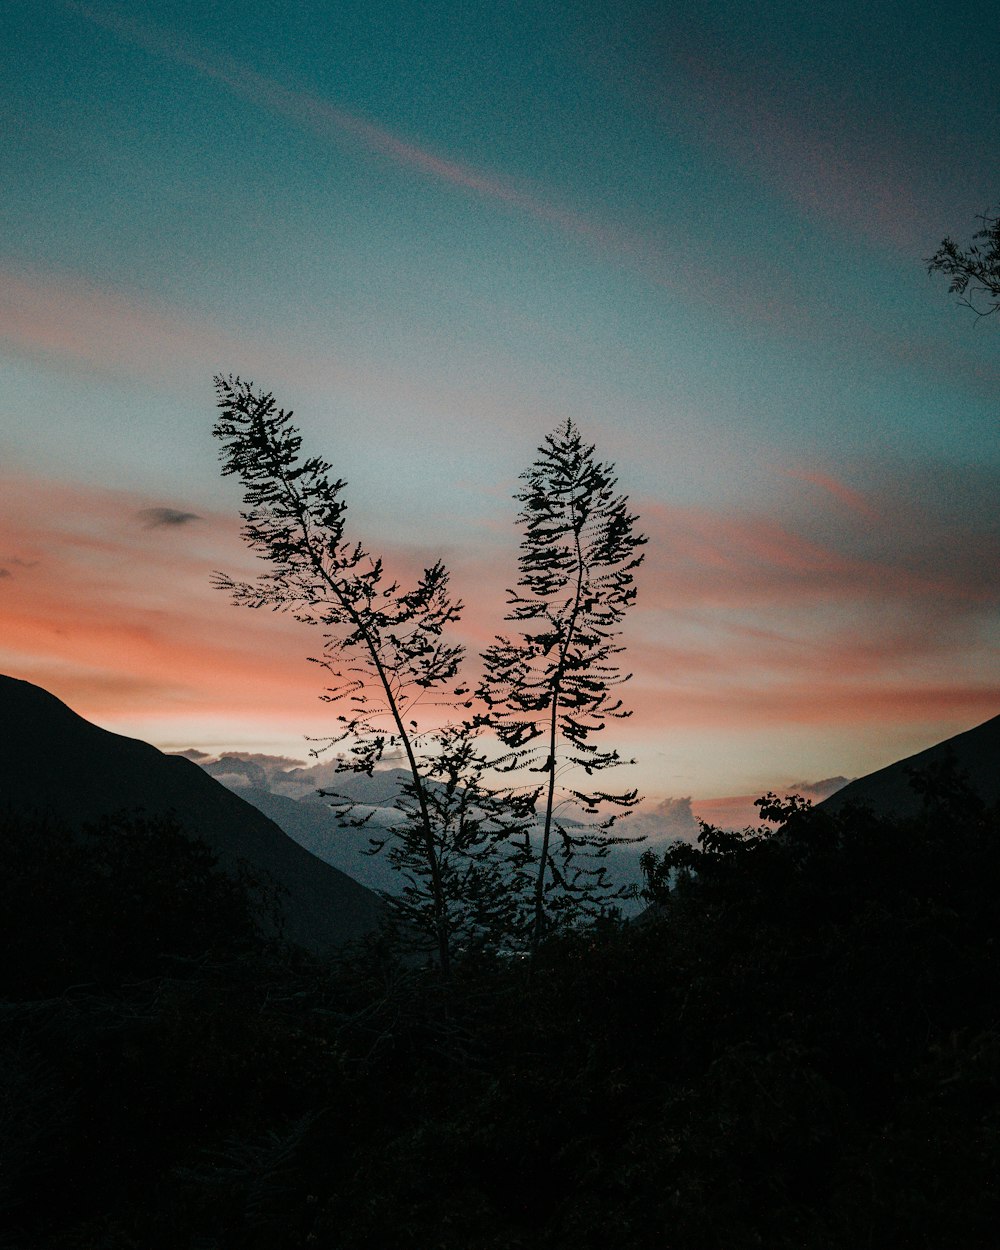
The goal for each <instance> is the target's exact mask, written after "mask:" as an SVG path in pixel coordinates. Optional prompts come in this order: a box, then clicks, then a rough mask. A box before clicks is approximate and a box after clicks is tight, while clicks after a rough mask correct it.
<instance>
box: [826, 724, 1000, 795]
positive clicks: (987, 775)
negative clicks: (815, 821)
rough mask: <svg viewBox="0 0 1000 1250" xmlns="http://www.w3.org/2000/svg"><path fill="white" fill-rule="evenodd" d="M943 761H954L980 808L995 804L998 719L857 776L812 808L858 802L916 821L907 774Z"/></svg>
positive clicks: (999, 781)
mask: <svg viewBox="0 0 1000 1250" xmlns="http://www.w3.org/2000/svg"><path fill="white" fill-rule="evenodd" d="M946 760H953V761H954V763H955V765H956V767H957V769H958V771H959V772H960V773H964V774H965V776H966V778H967V780H968V783H969V788H970V789H971V790H972V792H973V793H974V794H977V795H978V796H979V797H980V798H981V799H982V801H983V802H984V803H986V804H992V803H997V802H1000V716H994V717H993V718H992V720H988V721H984V722H983V724H982V725H977V726H976V727H975V728H974V729H969V730H966V732H965V733H960V734H956V735H955V737H954V738H947V739H945V741H944V742H938V743H936V744H935V745H934V746H932V747H928V748H927V749H926V751H918V752H917V754H916V755H911V756H909V757H908V758H907V759H905V760H897V761H896V762H895V763H894V764H889V765H888V767H886V768H880V769H879V770H878V772H874V773H869V774H868V776H866V777H859V778H858V779H857V780H856V781H851V782H849V783H848V784H847V785H846V786H844V787H843V789H841V790H838V791H837V792H836V794H832V795H831V796H830V797H829V798H828V799H824V800H823V802H822V803H819V804H817V806H818V807H822V808H824V809H825V810H826V811H830V812H836V811H840V810H841V809H842V808H844V807H846V806H848V805H850V804H858V803H860V804H863V805H864V806H865V807H870V808H871V809H872V810H873V811H875V812H878V813H879V814H880V815H884V816H890V815H895V816H915V815H916V814H917V812H918V811H919V810H920V796H919V795H918V794H917V792H916V791H915V790H914V789H913V787H912V786H911V785H910V774H911V772H912V771H921V770H924V769H926V768H928V767H930V766H933V765H939V764H942V763H944V762H945V761H946Z"/></svg>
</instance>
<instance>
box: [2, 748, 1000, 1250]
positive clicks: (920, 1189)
mask: <svg viewBox="0 0 1000 1250" xmlns="http://www.w3.org/2000/svg"><path fill="white" fill-rule="evenodd" d="M918 783H919V784H921V785H922V787H923V791H924V810H923V813H922V815H921V816H920V817H919V818H917V819H914V820H911V821H908V822H905V823H903V822H898V821H891V820H885V819H879V818H876V817H874V816H872V815H870V814H866V813H864V812H859V811H851V812H847V813H844V814H842V815H837V816H830V815H827V814H826V813H825V812H824V811H822V810H820V811H811V810H803V809H802V807H801V805H799V804H796V803H791V804H785V805H780V804H779V805H775V806H774V807H773V808H772V809H768V811H767V813H766V814H770V815H772V816H780V817H782V818H783V819H784V822H785V823H784V825H783V826H782V828H781V831H780V832H779V833H777V834H772V835H766V834H764V833H760V832H757V833H748V834H744V835H728V834H723V833H721V832H720V831H718V830H706V831H705V833H704V835H703V839H702V843H701V845H700V847H698V848H692V847H677V848H675V849H673V850H671V851H670V852H668V853H667V855H666V856H665V857H663V858H661V859H659V860H657V859H655V858H654V857H650V858H648V859H647V860H646V869H647V878H648V883H649V891H650V896H651V898H652V900H653V907H652V909H651V913H650V914H649V916H648V917H647V919H646V920H645V921H644V922H642V923H638V924H632V925H628V926H625V925H621V924H619V923H617V922H615V921H612V920H608V921H606V922H605V923H603V924H598V925H596V926H592V927H590V928H587V929H586V930H582V931H578V932H574V933H568V934H564V935H562V936H561V937H558V938H555V939H552V940H550V941H548V942H547V943H546V944H545V945H544V946H543V948H542V950H541V951H540V954H539V960H538V963H537V965H536V967H535V970H534V973H533V975H532V976H531V977H530V978H529V977H528V976H527V971H526V965H525V964H524V963H523V962H521V961H520V960H519V959H518V958H516V957H510V956H506V957H500V956H498V955H497V954H495V953H493V954H491V953H489V952H486V951H480V952H471V951H467V952H466V953H465V955H464V957H463V958H462V959H461V960H459V961H458V964H457V966H456V967H455V968H454V969H453V973H452V978H451V982H450V984H449V985H448V986H447V987H445V986H444V985H443V983H442V981H441V978H440V976H439V975H438V974H437V973H435V972H433V971H431V970H427V971H425V970H422V969H420V968H415V967H413V966H412V965H411V966H407V965H406V964H403V963H400V962H398V961H397V960H395V959H394V958H393V957H392V955H391V953H390V952H388V951H387V950H385V949H380V947H379V945H378V943H373V944H372V945H371V946H370V947H369V948H367V949H365V950H360V951H356V952H354V953H353V954H352V955H351V957H350V958H345V959H344V960H343V962H342V963H341V964H340V965H338V966H336V967H332V968H331V967H325V966H321V965H319V964H317V963H315V962H314V961H312V960H311V959H310V958H308V957H307V956H305V955H304V954H302V953H301V952H299V951H295V950H291V949H288V948H285V947H283V946H282V945H281V944H280V943H279V942H276V941H275V940H274V939H273V938H266V937H264V936H262V935H261V930H260V927H259V925H258V923H257V921H255V919H254V915H255V908H256V909H258V910H259V906H260V903H261V900H262V899H263V901H264V902H265V903H267V902H268V900H267V897H266V891H263V892H262V891H261V888H260V886H259V883H258V884H255V883H253V882H243V883H241V884H239V885H234V884H233V882H232V881H231V880H230V879H229V878H227V877H223V876H221V875H220V874H218V873H217V872H216V870H215V869H214V867H213V866H212V862H211V858H210V856H209V855H208V854H207V852H205V851H204V849H199V848H198V847H196V846H194V845H193V844H191V843H189V842H187V841H186V840H185V839H184V838H183V837H181V836H180V835H179V834H178V832H177V831H176V830H173V829H171V828H170V827H169V826H165V825H163V824H159V825H152V826H151V825H149V824H146V823H144V822H142V821H141V820H139V821H136V820H133V821H118V822H109V823H106V824H105V825H104V826H103V827H102V828H100V829H98V830H96V831H94V832H92V833H91V834H90V835H89V836H88V837H87V838H85V839H84V840H83V841H74V840H73V839H71V838H69V837H67V836H66V835H65V834H63V833H62V832H60V831H59V830H58V829H54V828H52V827H49V826H45V825H39V824H37V823H31V822H26V821H24V820H22V819H18V818H14V817H11V816H8V817H7V818H6V820H5V821H4V822H3V823H4V828H3V829H2V830H0V859H2V861H3V863H2V871H0V927H2V932H0V940H2V942H3V948H4V950H5V951H6V952H7V953H8V956H9V957H8V958H6V959H5V960H4V961H3V971H2V984H0V999H2V1000H3V1001H2V1002H0V1050H2V1054H0V1060H2V1061H0V1167H2V1174H3V1179H2V1181H0V1228H2V1229H6V1230H8V1231H7V1232H6V1238H4V1235H3V1234H2V1233H0V1245H3V1246H5V1247H10V1248H13V1247H25V1248H30V1247H42V1246H45V1247H53V1248H54V1250H59V1248H66V1247H81V1248H82V1247H87V1248H98V1247H102V1248H103V1247H106V1248H108V1250H125V1248H138V1247H142V1248H144V1250H146V1248H149V1250H159V1248H160V1247H162V1248H164V1250H167V1248H168V1247H169V1250H178V1248H179V1247H198V1250H211V1248H213V1247H214V1248H217V1250H224V1248H225V1250H229V1248H233V1250H235V1248H244V1247H245V1248H248V1250H249V1248H257V1247H260V1248H261V1250H263V1248H267V1250H282V1248H284V1247H297V1246H305V1245H309V1246H319V1247H330V1248H331V1250H332V1248H334V1247H336V1248H337V1250H384V1248H385V1247H387V1246H392V1247H402V1246H412V1247H421V1248H423V1247H427V1248H430V1247H446V1248H449V1250H450V1248H454V1250H459V1248H461V1250H470V1248H475V1250H478V1248H480V1247H482V1248H484V1250H486V1248H497V1250H500V1248H504V1250H506V1248H513V1247H540V1248H548V1247H553V1248H554V1247H563V1246H566V1247H569V1246H572V1247H578V1248H582V1250H587V1248H589V1247H594V1248H595V1250H597V1248H598V1247H600V1248H601V1250H604V1248H605V1247H609V1246H610V1247H623V1248H630V1247H636V1248H645V1247H649V1248H650V1250H665V1248H666V1250H669V1248H670V1247H678V1248H680V1247H692V1248H693V1247H698V1248H703V1247H716V1246H717V1247H727V1248H733V1247H743V1246H767V1247H789V1248H791V1247H795V1248H796V1250H803V1248H811V1247H817V1248H819V1247H851V1248H852V1250H853V1247H856V1246H859V1245H871V1246H889V1245H892V1246H922V1247H924V1246H925V1247H934V1248H935V1250H937V1248H938V1247H941V1246H945V1245H947V1246H949V1247H979V1246H983V1247H986V1246H992V1245H995V1231H996V1227H997V1219H998V1216H1000V1205H998V1187H997V1161H998V1158H1000V1149H998V1148H1000V1100H998V1098H997V1093H998V1090H997V1084H998V1080H1000V1005H998V997H997V989H998V983H1000V942H998V928H1000V924H998V919H997V898H998V896H1000V888H998V887H1000V829H998V817H997V813H996V812H992V813H990V812H986V811H984V810H983V808H982V807H981V805H980V804H978V803H977V802H976V800H975V799H974V798H972V797H971V796H970V795H969V794H968V792H967V791H966V790H965V789H964V788H963V786H962V785H961V784H960V783H959V782H958V781H956V779H955V778H954V777H953V776H951V775H950V774H949V773H948V772H947V771H945V772H941V773H938V774H936V775H934V776H931V777H925V778H923V779H922V780H920V779H918ZM272 901H273V900H272Z"/></svg>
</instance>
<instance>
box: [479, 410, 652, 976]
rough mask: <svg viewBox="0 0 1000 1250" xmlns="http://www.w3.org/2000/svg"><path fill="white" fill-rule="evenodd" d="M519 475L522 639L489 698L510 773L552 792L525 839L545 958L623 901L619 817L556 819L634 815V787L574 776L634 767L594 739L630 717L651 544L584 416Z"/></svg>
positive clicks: (512, 602) (498, 650)
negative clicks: (628, 685) (631, 668)
mask: <svg viewBox="0 0 1000 1250" xmlns="http://www.w3.org/2000/svg"><path fill="white" fill-rule="evenodd" d="M521 480H522V481H523V483H524V486H523V487H522V489H521V490H520V491H519V492H518V494H517V495H516V496H515V497H516V498H517V500H518V501H519V502H520V503H521V505H522V510H521V513H520V515H519V517H518V523H519V524H520V525H521V526H522V527H523V533H524V539H523V541H522V543H521V553H520V558H519V572H520V576H519V578H518V589H517V590H510V591H508V607H509V609H510V610H509V612H508V614H507V618H506V619H507V620H508V621H511V622H514V623H516V624H517V625H519V626H520V627H521V628H520V633H519V635H518V636H517V637H515V638H510V637H501V636H498V637H497V638H496V641H495V642H494V643H493V644H492V645H491V646H490V647H488V648H487V649H486V651H485V652H484V653H483V664H484V677H483V680H482V683H481V685H480V688H479V692H478V693H479V695H480V697H481V698H482V699H483V701H484V703H485V704H486V707H487V709H488V712H487V718H488V720H489V723H490V724H491V726H492V727H493V729H494V730H495V732H496V734H497V735H498V737H499V738H500V740H501V742H502V743H503V745H504V746H505V747H506V749H507V752H508V754H507V755H506V757H505V759H504V760H503V761H502V766H503V768H504V769H505V770H508V771H511V772H513V771H519V770H529V771H533V772H537V773H541V774H543V775H544V784H543V785H542V786H541V787H539V789H538V790H536V791H535V795H536V797H537V798H538V799H541V798H542V795H544V800H543V803H544V808H543V811H544V815H543V817H542V832H541V842H540V846H539V847H538V848H537V849H536V848H535V847H534V846H533V845H532V844H531V842H530V841H528V842H526V843H525V844H524V847H523V850H524V854H523V856H522V862H521V872H522V874H524V875H527V876H531V877H532V878H533V884H532V892H533V906H532V912H533V915H532V920H531V928H532V940H531V945H532V950H533V951H534V952H537V948H538V943H539V940H540V939H541V937H542V935H543V933H544V932H546V931H547V930H549V929H551V928H553V927H555V926H556V925H557V923H558V922H561V921H571V920H573V919H575V918H577V917H579V916H580V915H586V914H594V913H596V912H597V911H599V910H600V908H601V906H602V905H604V904H606V903H607V902H608V901H609V900H610V899H611V898H613V897H614V896H615V892H614V891H613V889H612V888H611V887H610V885H609V883H608V882H607V880H606V874H605V872H604V868H603V865H601V864H600V863H599V862H598V863H595V861H599V860H600V859H602V858H603V857H605V856H606V855H607V853H608V847H609V845H610V844H611V843H612V842H614V841H618V842H622V841H628V840H630V839H626V838H618V837H613V836H612V835H611V834H610V833H609V830H610V829H611V826H612V825H613V823H614V821H615V819H616V818H617V815H618V814H620V812H619V813H615V814H614V815H612V816H610V817H607V818H605V819H602V820H599V821H595V822H593V823H590V824H586V825H583V826H582V827H581V826H579V825H578V824H572V823H571V822H570V821H569V820H567V819H565V818H564V819H559V817H558V813H559V812H560V811H561V810H562V809H563V808H564V807H571V808H572V809H575V810H580V809H582V811H583V813H584V814H585V815H587V816H596V815H598V814H599V813H600V811H601V809H602V808H604V807H605V806H607V805H610V806H614V807H617V808H619V809H627V808H630V807H632V806H633V805H634V804H635V803H636V802H637V801H638V795H637V794H636V792H635V791H634V790H629V791H623V792H617V793H616V792H611V791H607V790H604V789H602V788H598V787H594V786H590V785H587V784H585V785H584V788H577V787H576V786H574V785H572V784H567V783H566V782H565V781H564V780H563V778H565V777H566V774H567V773H570V774H572V773H573V772H577V773H578V772H579V771H580V770H582V772H583V774H584V775H585V777H587V778H590V777H593V776H594V775H595V774H597V773H603V772H605V771H606V770H607V769H609V768H613V767H615V766H617V765H619V764H622V763H626V762H631V761H624V760H623V759H622V758H621V756H619V754H618V752H617V751H615V750H602V749H601V748H599V747H598V745H597V744H596V743H595V742H594V741H593V740H592V739H593V737H594V735H595V734H597V733H598V732H599V731H600V730H602V729H603V728H604V727H605V725H606V724H607V722H608V721H609V720H618V719H622V718H624V717H626V716H628V715H629V714H630V713H629V712H627V711H626V710H625V708H624V707H623V705H622V702H621V700H620V699H619V698H617V697H616V694H615V691H616V689H617V687H618V686H620V685H621V684H622V683H623V682H625V681H626V680H627V679H628V676H629V675H628V674H625V673H622V672H621V670H620V668H619V666H618V661H617V657H618V656H619V655H620V654H621V652H622V650H623V648H622V646H621V645H620V644H619V642H618V637H619V630H618V626H619V624H620V623H621V621H622V619H623V618H624V616H625V612H626V610H627V609H628V607H629V605H630V604H631V603H632V602H633V600H634V599H635V593H636V592H635V584H634V577H633V575H634V573H635V570H636V569H637V568H638V567H639V565H640V563H641V562H642V555H641V553H639V551H638V549H639V547H641V546H642V545H643V544H644V543H645V541H646V540H645V538H644V537H643V536H642V535H640V534H637V533H636V532H635V528H634V527H635V521H636V518H635V517H634V516H632V515H631V514H630V513H629V511H628V507H627V498H626V496H624V495H620V494H618V486H617V480H616V478H615V475H614V469H613V466H611V465H607V464H602V463H601V462H599V461H598V460H597V459H596V458H595V448H594V447H593V446H590V445H587V444H586V443H584V441H583V439H582V438H581V436H580V432H579V430H578V429H577V428H576V426H574V425H573V423H572V421H567V422H566V423H565V425H563V426H561V427H559V428H558V429H557V430H556V431H554V433H552V434H550V435H548V436H547V437H546V439H545V441H544V443H543V444H542V446H541V447H540V448H539V452H538V458H537V459H536V460H535V461H534V463H533V464H532V465H531V467H530V468H529V469H527V470H526V471H525V472H524V473H523V474H522V475H521ZM554 840H556V841H557V845H555V846H554V845H553V842H554ZM581 860H583V861H585V862H583V863H581Z"/></svg>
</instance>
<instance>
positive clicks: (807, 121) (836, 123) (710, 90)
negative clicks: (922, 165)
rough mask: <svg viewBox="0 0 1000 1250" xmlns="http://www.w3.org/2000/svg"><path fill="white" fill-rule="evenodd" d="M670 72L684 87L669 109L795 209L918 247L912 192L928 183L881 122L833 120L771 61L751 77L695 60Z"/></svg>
mask: <svg viewBox="0 0 1000 1250" xmlns="http://www.w3.org/2000/svg"><path fill="white" fill-rule="evenodd" d="M676 66H677V68H678V70H680V71H681V72H682V74H683V77H684V78H685V80H686V81H685V86H684V90H683V92H676V93H674V95H672V100H673V102H674V103H675V104H679V106H680V107H681V108H682V109H683V110H684V113H685V115H686V116H687V117H689V118H690V119H691V120H693V121H694V122H695V124H696V125H697V126H698V127H699V129H700V130H701V132H702V134H703V135H704V137H705V138H707V139H708V140H709V141H711V142H713V143H715V144H717V145H718V146H720V147H722V148H724V149H725V150H726V151H728V152H729V153H731V154H732V155H733V156H734V157H736V159H737V160H739V161H740V162H741V163H744V164H746V165H748V166H749V167H750V168H751V169H752V170H753V171H754V172H755V173H758V174H764V175H765V176H766V178H767V179H768V181H769V182H770V183H771V185H772V186H774V187H775V188H777V189H778V190H779V191H781V192H782V193H783V194H785V195H786V196H787V197H788V198H789V199H791V200H792V202H793V203H795V204H796V205H797V206H798V207H799V208H802V209H804V210H806V211H807V212H808V213H809V214H810V215H819V216H822V217H825V218H826V219H827V220H828V221H830V222H832V223H834V224H835V225H838V226H841V227H845V226H846V227H848V228H849V229H851V230H854V231H858V232H860V233H862V234H864V235H866V236H867V237H868V238H870V239H871V240H872V241H873V242H875V243H879V244H887V243H888V244H891V245H893V246H895V247H898V248H901V249H904V250H906V251H907V252H908V253H912V252H913V249H914V248H915V247H920V246H925V245H926V240H925V237H924V230H925V220H926V218H925V215H924V213H923V211H922V210H923V205H922V204H921V203H920V198H919V196H918V193H917V187H918V186H921V185H922V184H923V183H925V182H926V178H925V177H923V176H921V174H920V171H918V170H917V169H915V168H913V167H911V166H910V165H909V164H907V163H906V162H905V161H904V160H903V159H902V158H901V157H900V155H899V152H900V150H901V149H902V146H903V145H902V144H901V143H900V142H898V141H896V142H893V141H892V140H891V139H890V138H889V137H887V136H885V135H884V127H885V124H886V123H885V121H884V119H879V125H878V126H872V124H871V119H870V118H865V119H863V121H862V119H859V118H854V117H851V116H850V115H849V113H848V111H847V110H845V109H844V108H843V106H841V108H840V109H839V111H837V112H836V113H835V114H833V113H831V110H830V107H829V102H828V101H823V100H821V99H817V98H815V97H814V96H813V95H812V94H811V93H809V92H808V91H805V90H803V89H802V87H801V86H799V84H798V83H797V81H796V79H795V77H794V76H793V75H790V74H786V73H784V72H783V70H782V67H781V66H780V65H778V64H774V63H771V64H757V65H755V68H754V74H753V77H752V78H751V77H749V76H744V75H741V74H738V73H735V72H732V71H730V70H727V69H724V68H723V67H722V66H721V65H719V64H716V63H713V62H712V61H711V60H709V59H708V58H707V57H704V56H700V55H697V54H687V55H684V54H681V55H680V56H678V57H677V60H676ZM880 135H881V136H883V137H880Z"/></svg>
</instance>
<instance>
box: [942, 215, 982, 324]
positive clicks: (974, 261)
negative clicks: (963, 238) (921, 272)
mask: <svg viewBox="0 0 1000 1250" xmlns="http://www.w3.org/2000/svg"><path fill="white" fill-rule="evenodd" d="M979 220H980V221H981V222H982V229H981V230H978V231H977V232H976V233H975V234H974V235H973V236H972V242H971V243H970V244H969V246H968V248H966V249H965V250H963V249H962V248H960V247H959V245H958V244H957V243H955V242H954V240H953V239H951V238H945V239H942V241H941V246H940V247H939V248H938V250H937V251H936V252H935V253H934V255H933V256H931V257H929V259H928V261H927V272H928V273H943V274H945V275H946V276H947V277H948V278H950V279H951V281H950V282H949V284H948V290H949V291H950V292H951V293H952V294H953V295H959V296H961V297H962V298H961V299H960V300H959V303H961V304H962V305H964V307H966V308H971V309H972V311H973V312H974V313H975V314H976V316H977V317H988V316H990V315H991V314H992V313H995V312H996V311H997V309H998V308H1000V214H997V215H991V214H990V213H983V214H981V215H980V217H979ZM976 295H985V296H986V304H985V307H980V306H978V305H977V303H976V302H975V300H974V296H976Z"/></svg>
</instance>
